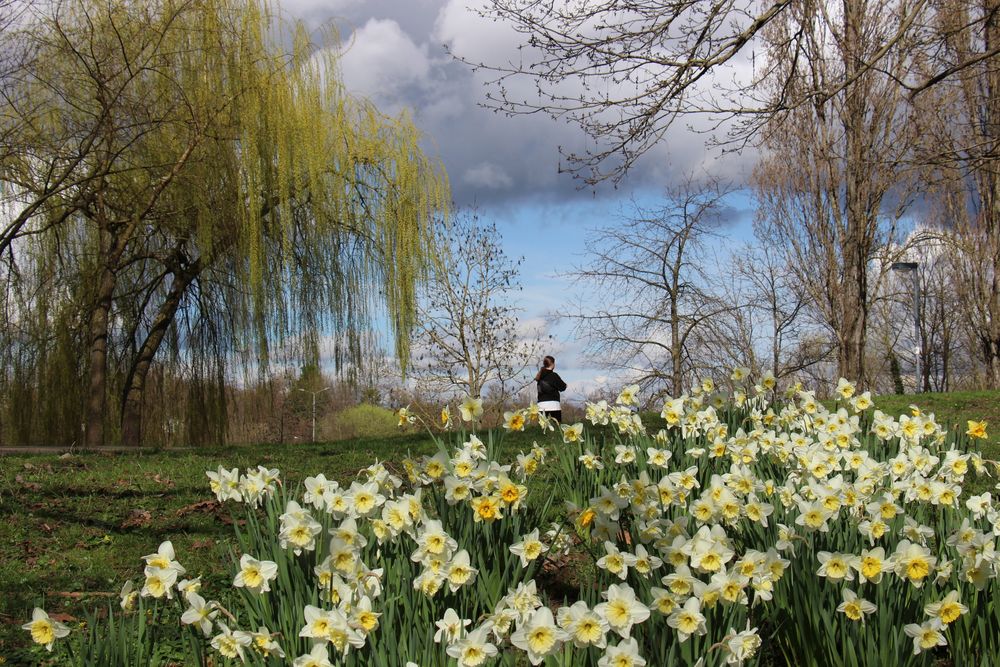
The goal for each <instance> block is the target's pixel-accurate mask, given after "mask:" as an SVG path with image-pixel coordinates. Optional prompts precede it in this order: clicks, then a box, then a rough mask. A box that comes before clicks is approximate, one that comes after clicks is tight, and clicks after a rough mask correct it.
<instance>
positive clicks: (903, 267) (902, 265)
mask: <svg viewBox="0 0 1000 667" xmlns="http://www.w3.org/2000/svg"><path fill="white" fill-rule="evenodd" d="M889 268H890V269H892V270H893V271H900V272H907V273H912V274H913V336H914V340H915V341H916V351H917V363H916V367H915V372H916V376H915V377H914V378H913V391H914V393H916V394H919V393H920V392H921V383H922V381H923V376H922V374H921V372H920V366H921V362H922V360H923V357H924V345H923V339H922V338H921V337H920V274H919V273H918V272H917V263H916V262H893V263H892V265H891V266H890V267H889Z"/></svg>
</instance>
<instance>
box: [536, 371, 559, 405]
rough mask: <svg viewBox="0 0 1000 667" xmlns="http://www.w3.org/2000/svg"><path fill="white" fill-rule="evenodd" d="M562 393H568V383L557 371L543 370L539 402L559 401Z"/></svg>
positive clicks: (539, 380) (539, 382)
mask: <svg viewBox="0 0 1000 667" xmlns="http://www.w3.org/2000/svg"><path fill="white" fill-rule="evenodd" d="M560 391H566V383H565V382H563V379H562V378H561V377H559V374H558V373H556V372H555V371H551V370H549V369H548V368H543V369H542V370H541V371H540V377H539V378H538V402H539V403H541V402H542V401H558V400H559V392H560Z"/></svg>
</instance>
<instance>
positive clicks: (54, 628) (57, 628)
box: [21, 607, 69, 651]
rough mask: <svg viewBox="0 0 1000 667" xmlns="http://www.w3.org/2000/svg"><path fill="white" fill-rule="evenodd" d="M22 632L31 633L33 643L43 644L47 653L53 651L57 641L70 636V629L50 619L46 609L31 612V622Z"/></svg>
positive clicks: (23, 626) (25, 625) (36, 608)
mask: <svg viewBox="0 0 1000 667" xmlns="http://www.w3.org/2000/svg"><path fill="white" fill-rule="evenodd" d="M21 629H22V630H27V631H28V632H30V633H31V641H33V642H35V643H36V644H41V645H42V646H44V647H45V649H46V650H47V651H51V650H52V646H53V645H54V644H55V642H56V640H57V639H62V638H63V637H65V636H67V635H68V634H69V628H67V627H66V626H65V625H63V624H62V623H60V622H59V621H55V620H53V619H51V618H49V615H48V614H47V613H46V612H45V610H44V609H40V608H39V607H35V608H34V609H33V610H32V611H31V622H30V623H25V624H24V625H22V626H21Z"/></svg>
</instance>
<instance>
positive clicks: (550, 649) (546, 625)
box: [510, 607, 566, 665]
mask: <svg viewBox="0 0 1000 667" xmlns="http://www.w3.org/2000/svg"><path fill="white" fill-rule="evenodd" d="M564 641H566V633H565V631H563V630H562V628H560V627H559V626H557V625H556V621H555V619H554V618H553V617H552V610H551V609H549V608H548V607H542V608H541V609H538V610H537V611H535V613H533V614H532V615H531V616H529V617H528V619H527V620H526V621H525V622H524V623H522V624H520V625H519V626H518V628H517V630H516V631H515V632H514V633H513V634H512V635H511V636H510V643H511V644H513V645H514V646H516V647H517V648H519V649H521V650H522V651H524V652H525V653H527V654H528V661H529V662H530V663H531V664H532V665H540V664H542V661H543V660H545V656H547V655H552V654H553V653H555V652H556V651H557V650H559V647H560V646H562V644H563V642H564Z"/></svg>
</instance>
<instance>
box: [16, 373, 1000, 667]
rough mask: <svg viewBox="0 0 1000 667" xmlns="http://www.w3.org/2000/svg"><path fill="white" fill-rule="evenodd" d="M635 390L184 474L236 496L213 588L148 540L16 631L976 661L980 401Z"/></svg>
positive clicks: (509, 652)
mask: <svg viewBox="0 0 1000 667" xmlns="http://www.w3.org/2000/svg"><path fill="white" fill-rule="evenodd" d="M637 391H638V388H637V387H626V388H625V389H624V390H623V391H622V393H621V394H620V395H619V397H618V399H617V401H616V402H615V403H613V404H612V403H607V402H603V401H602V402H600V403H594V404H588V405H587V406H586V422H587V423H586V424H583V423H580V424H563V425H558V424H555V423H553V422H551V421H548V420H546V418H545V417H544V416H543V415H541V414H540V413H539V411H538V409H537V406H530V407H529V408H526V409H524V410H519V411H516V412H510V413H507V415H506V416H505V417H506V428H507V429H509V430H523V429H544V430H552V429H558V430H560V431H561V433H562V436H563V441H564V443H563V445H562V446H558V447H550V448H548V450H546V449H544V448H542V447H537V446H536V447H535V448H532V449H531V450H530V451H525V452H522V453H520V454H519V455H518V456H517V457H516V460H513V461H508V462H502V461H497V460H495V459H496V458H497V452H498V451H499V450H498V443H497V442H494V441H493V440H492V439H490V438H486V440H485V441H484V440H482V439H480V437H477V435H476V430H475V427H476V424H477V420H478V418H479V416H480V414H481V410H482V407H481V403H480V402H479V401H478V400H477V399H467V400H466V401H464V402H463V403H462V404H461V405H460V406H456V407H457V408H458V409H457V412H458V414H456V415H455V416H454V417H453V416H452V412H451V408H445V409H444V410H443V411H442V413H441V424H440V425H439V426H443V427H448V428H449V429H450V432H448V433H445V434H444V435H441V436H435V437H437V439H438V440H437V441H438V446H439V452H438V453H437V454H436V455H434V456H430V457H422V458H420V459H417V460H409V459H406V460H402V461H401V462H395V461H394V462H377V461H376V462H373V463H372V465H371V466H370V467H368V468H367V469H366V470H365V471H364V472H363V473H362V474H361V475H359V478H358V479H356V480H354V481H353V482H351V483H349V484H343V485H342V484H339V483H337V482H336V481H333V480H328V479H327V478H326V477H324V475H323V474H316V475H315V476H312V477H309V478H307V479H306V480H305V481H304V483H303V484H302V485H301V487H300V488H290V485H285V484H283V483H282V480H281V477H280V473H279V471H277V470H269V469H266V468H263V467H260V468H257V469H255V470H246V471H244V472H243V473H241V472H240V471H239V470H237V469H233V470H226V469H225V468H220V469H218V470H213V471H209V472H208V473H207V476H208V480H207V481H208V485H207V486H208V487H210V488H211V491H212V492H214V494H215V496H216V497H217V498H218V499H219V500H220V501H224V502H227V503H236V504H240V505H241V506H242V511H243V515H242V516H243V519H244V521H241V522H237V523H235V524H234V527H233V528H234V531H235V536H234V552H233V554H232V562H231V564H230V568H231V571H230V574H231V577H232V578H231V586H230V587H229V588H228V589H227V590H210V588H209V587H208V586H206V585H203V584H202V581H201V579H200V578H199V576H198V575H199V573H197V572H189V571H187V570H186V569H185V568H184V566H183V562H184V554H183V553H176V552H175V550H174V548H173V546H172V544H171V543H170V542H169V541H166V542H163V543H162V544H161V545H159V547H158V548H157V549H156V550H155V551H154V552H152V553H150V554H149V555H148V556H146V557H145V559H144V562H139V563H137V564H136V573H137V575H141V577H137V578H136V579H135V583H134V584H133V583H132V582H127V583H125V585H124V588H123V589H122V593H121V599H120V600H119V601H115V603H114V604H112V605H110V607H111V608H110V610H109V613H108V614H106V615H103V616H98V615H97V614H95V615H94V616H93V617H92V618H91V619H89V621H88V623H87V625H86V627H85V628H84V629H74V630H72V631H70V629H69V628H67V627H66V626H64V625H63V624H61V623H60V622H58V621H56V620H54V619H51V618H49V616H48V615H47V614H46V613H45V611H43V610H42V609H36V610H35V612H34V616H33V618H32V619H31V621H30V622H28V623H26V624H25V626H24V627H25V630H27V631H29V632H30V633H31V637H32V639H33V640H34V641H35V642H36V643H38V644H41V645H44V646H45V647H46V648H48V649H49V651H50V653H47V655H50V656H51V658H52V660H53V663H54V664H67V665H147V664H148V665H155V664H164V662H165V660H166V659H165V658H164V657H163V656H162V655H160V654H159V652H158V651H159V649H158V645H159V642H160V641H161V640H162V639H163V638H164V637H166V636H170V637H172V638H175V639H176V637H178V636H180V637H183V638H184V641H185V642H186V646H187V647H188V648H187V655H188V659H189V662H190V664H194V665H203V666H204V665H209V664H211V665H223V664H225V665H229V664H232V665H236V664H247V665H286V664H291V665H294V666H295V667H329V666H331V665H358V666H361V665H366V666H367V665H371V666H373V667H404V666H407V667H409V666H411V665H419V666H420V667H431V666H438V665H441V666H444V665H449V666H451V665H459V666H460V667H477V666H479V665H526V664H531V665H542V664H544V665H550V666H555V665H560V666H570V665H572V666H574V667H577V666H580V667H588V666H595V665H596V666H597V667H641V666H642V665H650V666H664V665H701V666H703V667H710V666H715V665H786V664H787V665H795V666H796V667H799V666H802V667H810V666H815V667H820V666H823V667H826V666H832V667H863V666H866V667H871V666H874V665H892V666H896V665H898V666H899V667H909V666H914V665H953V666H955V667H965V666H970V667H971V666H975V667H981V666H983V665H997V664H1000V600H998V593H1000V588H998V584H997V568H998V560H1000V559H998V555H997V552H996V539H997V535H1000V509H998V508H996V507H995V506H994V503H993V498H992V495H991V493H990V492H988V491H986V492H981V493H978V494H976V493H973V491H972V490H970V489H969V488H966V487H967V485H971V484H972V483H973V482H974V483H975V484H976V489H977V490H982V489H985V488H988V485H986V484H985V481H986V480H988V479H989V477H990V476H991V475H992V474H995V473H996V472H997V471H998V470H1000V465H998V464H997V463H996V462H994V461H987V460H984V459H983V458H982V457H981V456H980V455H979V454H978V453H976V451H975V450H971V449H969V444H970V442H972V441H973V440H974V439H975V438H982V437H985V432H986V431H985V429H986V424H985V423H984V422H970V423H969V425H968V430H967V431H966V432H957V433H956V432H952V433H948V432H946V431H945V429H944V428H943V427H942V426H941V425H940V424H938V423H937V422H936V421H935V419H934V416H933V415H932V414H925V413H922V412H920V410H919V409H918V408H915V409H914V410H913V412H912V414H911V415H904V416H902V417H899V418H898V419H895V418H892V417H889V416H887V415H885V414H883V413H882V412H880V411H879V410H878V409H877V406H876V405H874V404H873V401H872V399H871V397H870V396H869V395H868V394H867V393H858V392H857V391H856V390H855V388H854V386H853V385H852V384H851V383H849V382H847V381H846V380H841V382H840V384H839V385H838V387H837V391H836V395H837V396H838V397H839V398H838V401H837V405H836V406H835V408H834V409H832V410H830V409H827V408H826V407H824V406H823V405H822V404H821V403H820V402H819V401H818V400H817V399H816V398H815V394H814V392H811V391H806V390H804V389H803V388H802V387H801V386H795V387H792V388H790V389H789V390H788V391H784V392H780V393H779V392H777V391H776V390H775V382H774V379H773V377H771V376H765V377H763V378H761V379H759V380H758V381H756V382H752V381H750V380H749V379H747V374H746V371H745V370H744V369H737V370H736V371H735V372H734V374H733V378H732V386H731V388H730V390H729V391H728V392H725V393H724V392H722V391H720V390H718V389H717V388H716V387H715V385H714V383H712V382H711V381H705V382H703V383H702V384H701V385H700V386H698V387H697V388H696V389H695V390H694V391H692V392H691V393H690V394H688V395H684V396H681V397H677V398H669V399H667V400H666V401H665V403H664V404H663V406H662V412H661V414H660V427H659V428H656V429H655V431H654V429H652V428H647V427H646V426H644V423H643V421H642V420H641V419H640V418H639V415H638V412H637V409H636V407H637V406H638V404H639V401H638V396H637V395H636V394H637ZM399 418H400V421H401V422H404V423H405V422H413V421H416V419H417V418H416V417H415V416H414V415H413V414H411V413H410V412H409V411H408V410H406V409H405V408H404V409H402V410H400V411H399ZM429 426H431V425H429ZM317 472H318V471H317ZM153 546H155V545H151V551H152V550H153ZM570 570H573V571H575V572H577V574H578V575H579V576H578V577H576V582H577V585H576V586H575V587H574V588H573V589H572V590H567V587H565V586H562V587H558V586H554V585H553V583H552V582H553V581H554V580H557V579H559V577H560V574H564V573H566V572H567V571H570ZM165 618H176V619H177V620H176V621H175V622H170V623H165V622H162V619H165Z"/></svg>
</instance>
